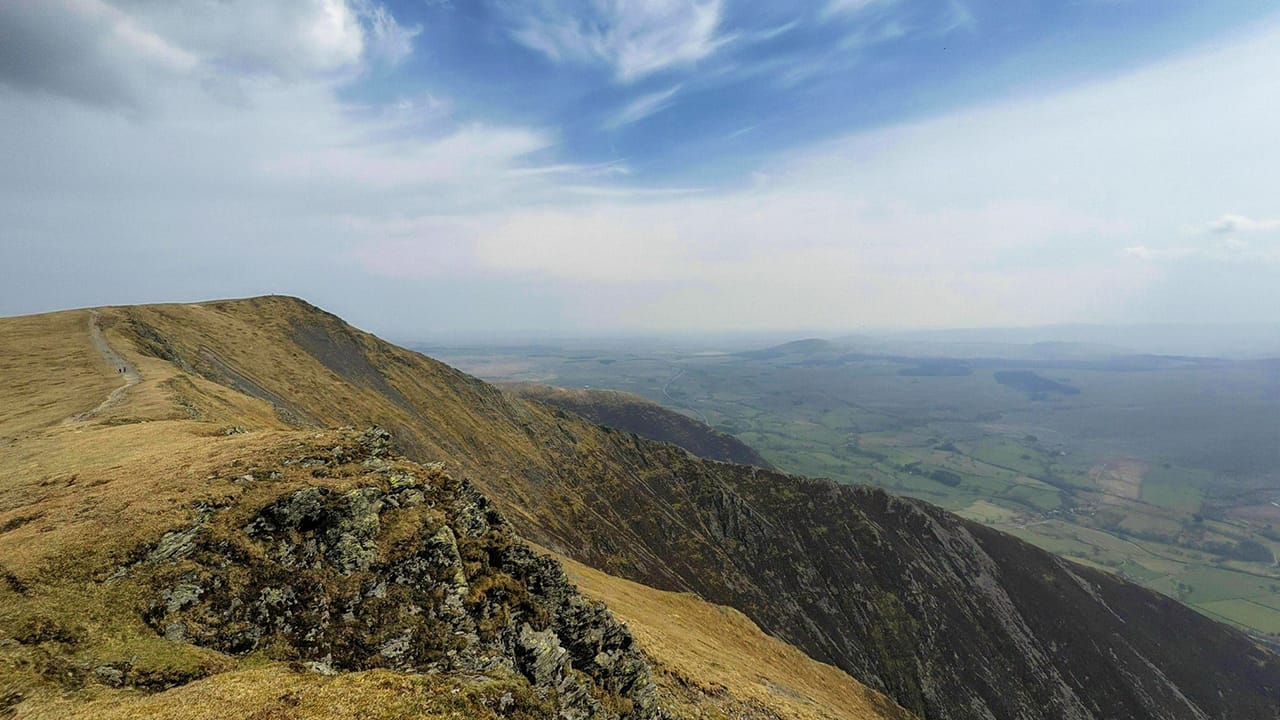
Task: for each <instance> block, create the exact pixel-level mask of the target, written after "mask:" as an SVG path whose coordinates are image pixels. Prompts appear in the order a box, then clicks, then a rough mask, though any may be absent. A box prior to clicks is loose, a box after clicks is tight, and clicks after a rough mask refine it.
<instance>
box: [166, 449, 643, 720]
mask: <svg viewBox="0 0 1280 720" xmlns="http://www.w3.org/2000/svg"><path fill="white" fill-rule="evenodd" d="M388 445H389V438H387V437H385V434H384V433H380V432H373V431H370V432H366V433H365V434H364V435H362V436H361V437H360V438H359V440H358V441H357V442H356V443H354V444H353V446H350V447H348V446H345V445H344V446H340V447H336V448H333V449H331V450H330V452H329V453H328V454H329V458H328V459H327V460H326V462H325V466H324V467H326V468H328V469H330V470H332V471H333V473H334V475H335V476H338V475H341V476H342V477H344V478H345V482H344V483H338V482H334V483H333V484H332V486H331V485H328V484H324V485H315V486H311V487H303V488H297V487H296V486H295V487H294V489H293V490H291V491H289V492H286V493H284V494H283V495H281V496H278V497H277V498H276V499H274V500H273V501H271V502H269V503H268V504H266V505H265V506H263V507H259V508H257V509H256V510H253V511H251V513H249V514H248V517H247V519H246V517H245V513H244V511H243V510H240V511H239V512H236V509H235V508H229V509H226V510H223V511H221V512H219V513H216V514H214V515H213V516H211V517H209V518H208V519H207V520H205V521H203V522H202V523H201V524H200V525H199V528H198V532H193V533H184V534H183V537H182V538H181V542H180V545H181V550H182V552H180V553H170V552H164V553H160V554H159V555H157V554H156V553H152V554H151V555H149V557H150V558H155V563H153V568H152V572H153V573H154V574H155V581H156V583H157V585H158V588H157V592H156V595H155V600H154V602H153V603H152V604H151V606H150V608H149V609H148V612H147V615H146V617H147V620H148V622H149V623H150V624H151V625H152V627H154V628H155V629H156V631H157V632H158V633H160V634H162V635H164V636H165V637H167V638H169V639H172V640H175V641H178V640H181V641H186V642H192V643H196V644H198V645H203V646H207V647H211V648H215V649H217V650H220V651H223V652H228V653H234V654H240V653H248V652H254V651H258V652H264V653H266V654H267V655H268V656H271V657H275V658H279V659H288V660H296V661H299V662H301V663H303V664H304V665H306V666H308V667H314V668H317V669H318V670H320V671H324V672H332V671H343V670H361V669H368V668H374V667H385V668H392V669H397V670H403V671H412V672H430V671H463V672H482V673H488V674H499V675H501V674H510V675H513V676H523V677H524V678H526V679H527V680H528V682H529V683H530V684H531V685H532V686H533V688H534V689H535V691H536V692H539V693H542V694H544V695H545V696H546V697H548V698H550V699H552V700H553V701H554V703H555V704H556V706H557V707H558V708H559V709H560V710H559V713H560V717H562V718H564V720H576V719H577V718H636V719H637V720H639V719H642V718H643V719H648V718H658V717H660V716H661V715H660V711H659V710H658V708H657V704H656V698H655V690H654V685H653V682H652V680H651V678H650V668H649V666H648V663H647V662H646V660H645V658H644V657H643V655H642V654H641V653H640V652H639V650H638V649H636V648H635V646H634V644H633V641H632V638H631V636H630V634H629V633H628V632H627V630H626V628H625V627H624V626H623V625H621V624H620V623H618V622H617V621H616V620H615V619H614V618H613V617H612V616H611V615H610V614H609V612H608V611H607V610H606V609H605V608H604V606H602V605H600V604H599V603H595V602H592V601H590V600H587V599H585V598H583V597H582V596H581V595H579V594H578V593H577V590H576V589H575V588H574V587H573V586H572V585H570V584H569V583H568V581H567V580H566V578H565V576H564V573H563V572H562V570H561V569H560V567H559V564H558V563H556V562H555V561H553V560H551V559H549V558H546V557H544V556H541V555H539V554H537V553H535V552H533V551H532V550H531V549H530V548H529V547H528V546H527V545H525V544H524V543H523V542H522V541H521V540H520V539H519V538H518V537H516V536H515V535H514V533H513V531H512V530H511V527H510V526H509V525H508V524H507V523H506V521H505V520H504V519H503V518H502V517H501V516H500V515H499V514H498V513H497V511H496V510H494V509H493V507H492V506H491V505H490V504H489V502H488V500H487V499H486V498H485V497H484V496H483V495H481V494H480V493H479V492H477V491H476V490H474V489H473V488H472V487H471V486H470V485H469V484H467V483H466V482H463V481H459V480H456V479H454V478H452V477H450V476H449V475H448V474H447V473H445V472H444V471H443V469H442V468H440V467H438V466H437V467H424V466H415V465H411V464H409V463H406V462H404V461H402V460H399V459H394V458H391V457H390V456H389V455H388V450H387V447H388ZM371 459H373V460H378V461H380V462H375V463H371V462H370V460H371ZM296 464H299V465H302V466H309V465H311V464H314V463H308V462H306V459H305V458H304V459H303V460H301V461H296ZM352 475H354V476H355V482H354V485H353V484H352V477H351V476H352ZM166 542H168V543H170V544H172V543H171V541H166ZM166 547H168V545H166Z"/></svg>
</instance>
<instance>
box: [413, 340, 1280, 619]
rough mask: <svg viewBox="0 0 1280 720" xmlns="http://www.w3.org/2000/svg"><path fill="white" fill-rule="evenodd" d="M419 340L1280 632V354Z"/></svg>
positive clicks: (509, 376) (451, 356)
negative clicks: (1060, 353) (666, 414)
mask: <svg viewBox="0 0 1280 720" xmlns="http://www.w3.org/2000/svg"><path fill="white" fill-rule="evenodd" d="M428 352H430V353H431V354H434V355H436V356H438V357H441V359H443V360H445V361H446V362H450V363H452V364H455V365H458V366H459V367H461V368H462V369H464V370H469V371H472V370H473V371H475V372H477V373H478V374H480V375H481V376H482V377H485V378H486V379H491V380H519V379H537V380H540V381H543V382H549V383H552V384H558V385H563V386H565V387H584V386H590V387H598V388H611V389H617V390H624V391H628V392H633V393H636V394H638V395H641V396H644V397H647V398H649V399H651V400H654V401H656V402H659V403H662V404H664V405H666V406H668V407H671V408H674V409H676V410H679V411H681V412H684V413H685V414H687V415H689V416H691V417H694V418H696V419H699V420H702V421H703V422H706V423H708V424H710V425H712V426H714V427H716V428H718V429H720V430H722V431H724V432H728V433H730V434H733V435H735V436H737V437H738V438H740V439H741V440H743V441H744V442H746V443H747V444H749V445H751V446H752V447H754V448H755V449H756V450H757V451H759V452H760V453H761V454H762V455H763V456H764V457H765V458H767V459H768V460H769V461H770V462H772V463H774V464H775V465H777V466H778V467H780V468H782V469H784V470H787V471H790V472H794V473H798V474H803V475H809V476H817V477H830V478H833V479H835V480H837V481H841V482H857V483H867V484H873V485H878V486H881V487H884V488H886V489H889V490H891V491H893V492H897V493H901V494H903V495H910V496H914V497H919V498H921V499H924V500H927V501H929V502H932V503H935V504H937V505H940V506H942V507H944V508H947V509H949V510H952V511H956V512H959V513H960V514H962V515H964V516H965V517H968V518H970V519H973V520H976V521H978V522H982V523H985V524H988V525H991V526H993V527H996V528H999V529H1001V530H1004V531H1006V532H1010V533H1013V534H1015V535H1018V536H1019V537H1022V538H1024V539H1026V540H1028V541H1030V542H1033V543H1035V544H1037V545H1039V546H1041V547H1043V548H1045V549H1047V550H1050V551H1052V552H1055V553H1058V554H1061V555H1063V556H1066V557H1069V558H1072V559H1074V560H1076V561H1079V562H1083V563H1086V564H1089V565H1093V566H1096V567H1100V568H1103V569H1106V570H1108V571H1111V572H1114V573H1117V574H1120V575H1123V576H1124V577H1127V578H1129V579H1131V580H1133V581H1135V582H1139V583H1142V584H1144V585H1146V586H1148V587H1151V588H1153V589H1156V590H1159V591H1160V592H1164V593H1166V594H1169V595H1171V596H1174V597H1177V598H1179V599H1181V600H1182V601H1184V602H1186V603H1188V604H1189V605H1192V606H1193V607H1197V608H1199V609H1201V610H1202V611H1203V612H1205V613H1206V614H1208V615H1211V616H1213V617H1215V618H1218V619H1220V620H1224V621H1226V622H1231V623H1234V624H1237V625H1239V626H1241V627H1244V628H1246V629H1249V630H1250V631H1253V632H1255V633H1257V634H1259V635H1260V636H1271V635H1276V636H1277V637H1280V623H1278V622H1277V620H1280V571H1278V570H1277V568H1276V567H1275V565H1274V563H1273V562H1268V561H1266V560H1265V559H1263V557H1264V555H1265V553H1266V552H1267V551H1270V552H1271V553H1272V554H1273V555H1275V554H1280V505H1276V506H1274V510H1273V509H1272V507H1273V506H1272V505H1271V503H1272V502H1280V490H1273V488H1280V442H1277V440H1278V439H1280V438H1277V435H1276V430H1275V428H1277V427H1280V403H1277V402H1276V401H1275V400H1274V398H1276V397H1280V372H1277V368H1276V365H1275V364H1274V363H1268V362H1245V361H1238V362H1236V361H1208V360H1197V359H1184V358H1150V357H1146V356H1143V357H1138V358H1118V359H1117V358H1100V359H1094V360H1080V359H1079V358H1076V357H1072V358H1070V359H1065V360H1060V361H1055V360H1053V359H1052V358H1044V357H1040V356H1038V355H1035V354H1034V353H1032V355H1034V357H1032V358H1031V359H1027V358H1026V357H1021V356H1020V358H1021V359H1011V358H1000V357H997V358H994V359H991V358H988V359H981V358H979V359H973V360H963V361H957V360H937V359H916V358H910V357H897V356H894V357H878V356H865V355H859V354H857V353H850V352H846V351H844V350H840V349H836V350H831V351H826V352H819V353H816V354H815V353H810V352H788V351H785V350H783V351H776V352H775V351H769V352H764V353H746V354H741V355H735V354H716V355H707V354H699V353H696V352H691V351H690V350H689V349H688V348H681V347H674V346H658V347H652V346H650V347H643V348H642V347H640V346H639V345H627V344H626V343H614V344H613V345H612V346H610V347H609V348H608V349H606V350H602V349H599V348H590V347H585V346H584V347H564V348H559V349H555V348H549V347H547V346H539V347H538V348H537V351H536V352H532V351H530V350H529V349H524V348H471V349H461V348H451V349H440V348H432V349H429V350H428ZM1010 373H1012V375H1011V374H1010ZM1011 377H1012V378H1013V379H1014V380H1012V381H1011V380H1010V378H1011ZM1045 388H1048V390H1045ZM1273 520H1274V522H1273ZM1242 543H1244V544H1245V545H1243V546H1242ZM1246 546H1247V547H1248V550H1249V551H1248V552H1245V547H1246ZM1259 552H1261V553H1263V554H1262V555H1259V554H1258V553H1259Z"/></svg>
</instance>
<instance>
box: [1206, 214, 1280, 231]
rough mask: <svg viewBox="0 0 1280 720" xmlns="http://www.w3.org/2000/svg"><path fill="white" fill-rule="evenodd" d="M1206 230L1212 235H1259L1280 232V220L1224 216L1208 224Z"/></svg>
mask: <svg viewBox="0 0 1280 720" xmlns="http://www.w3.org/2000/svg"><path fill="white" fill-rule="evenodd" d="M1205 229H1206V230H1208V231H1209V232H1211V233H1217V234H1228V233H1257V232H1270V231H1275V230H1280V219H1274V220H1254V219H1252V218H1247V217H1245V216H1243V215H1230V214H1227V215H1223V216H1222V217H1220V218H1218V219H1217V220H1214V221H1213V222H1211V223H1209V224H1207V225H1206V226H1205Z"/></svg>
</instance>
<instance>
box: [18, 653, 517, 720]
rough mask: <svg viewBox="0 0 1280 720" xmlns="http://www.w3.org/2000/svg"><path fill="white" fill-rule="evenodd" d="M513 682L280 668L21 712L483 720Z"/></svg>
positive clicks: (202, 718)
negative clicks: (330, 672)
mask: <svg viewBox="0 0 1280 720" xmlns="http://www.w3.org/2000/svg"><path fill="white" fill-rule="evenodd" d="M521 690H522V687H521V685H520V684H519V683H517V682H515V681H505V682H504V681H496V680H491V679H485V678H472V677H465V678H453V677H450V676H448V675H435V676H420V675H407V674H404V673H396V672H391V671H385V670H371V671H367V672H358V673H342V674H340V675H335V676H323V675H316V674H310V673H300V672H294V671H292V670H290V669H289V668H288V667H287V666H284V665H280V664H271V665H267V666H264V667H257V668H249V669H244V670H235V671H231V672H226V673H221V674H219V675H214V676H212V677H209V678H205V679H203V680H197V681H195V682H193V683H189V684H187V685H185V686H183V687H179V688H175V689H173V690H169V691H166V692H162V693H158V694H154V695H146V694H143V693H138V692H133V691H112V690H100V691H99V692H97V693H96V697H93V698H89V699H85V698H77V699H76V700H74V701H68V700H54V701H52V702H50V703H48V704H46V705H43V706H40V707H37V708H24V709H23V710H21V711H19V712H18V714H17V715H15V718H26V719H29V720H37V719H39V720H46V719H47V720H53V719H54V718H58V719H59V720H62V719H65V720H134V719H135V718H164V719H165V720H228V719H229V718H248V719H252V720H286V719H288V720H350V719H351V718H361V719H362V720H399V719H401V718H403V719H405V720H408V719H409V718H413V719H414V720H446V719H448V720H472V719H475V720H484V719H487V718H498V717H506V718H520V717H524V718H530V717H534V716H533V715H530V714H527V712H528V711H527V710H526V711H525V712H524V713H521V714H511V713H509V714H503V715H499V714H498V713H497V712H495V710H496V709H497V707H498V705H499V704H500V703H501V700H502V696H503V695H504V694H506V693H508V692H511V693H513V694H514V693H519V692H520V691H521Z"/></svg>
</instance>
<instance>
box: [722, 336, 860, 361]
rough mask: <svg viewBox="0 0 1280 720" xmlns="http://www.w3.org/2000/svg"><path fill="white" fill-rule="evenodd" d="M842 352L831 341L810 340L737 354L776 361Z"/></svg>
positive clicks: (754, 358)
mask: <svg viewBox="0 0 1280 720" xmlns="http://www.w3.org/2000/svg"><path fill="white" fill-rule="evenodd" d="M841 351H842V348H841V347H840V346H839V345H836V344H835V343H833V342H831V341H830V340H822V339H820V338H809V339H806V340H793V341H791V342H788V343H783V344H781V345H774V346H773V347H768V348H764V349H763V350H746V351H743V352H740V353H736V354H737V355H738V356H739V357H744V358H749V359H752V360H774V359H776V358H781V357H787V356H788V355H798V356H807V355H820V354H824V353H834V352H841Z"/></svg>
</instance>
